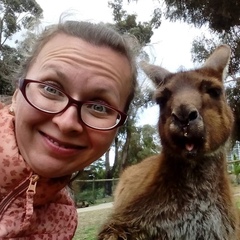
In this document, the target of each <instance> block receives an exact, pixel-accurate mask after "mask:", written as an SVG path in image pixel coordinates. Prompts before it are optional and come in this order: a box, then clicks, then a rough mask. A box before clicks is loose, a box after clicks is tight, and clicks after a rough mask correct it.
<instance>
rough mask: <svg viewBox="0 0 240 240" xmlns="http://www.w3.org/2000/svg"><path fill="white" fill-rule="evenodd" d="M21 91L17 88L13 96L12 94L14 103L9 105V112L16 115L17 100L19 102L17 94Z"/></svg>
mask: <svg viewBox="0 0 240 240" xmlns="http://www.w3.org/2000/svg"><path fill="white" fill-rule="evenodd" d="M18 93H19V89H17V90H15V92H14V94H13V96H12V103H11V105H10V107H9V113H10V114H12V115H14V112H15V109H16V102H17V95H18Z"/></svg>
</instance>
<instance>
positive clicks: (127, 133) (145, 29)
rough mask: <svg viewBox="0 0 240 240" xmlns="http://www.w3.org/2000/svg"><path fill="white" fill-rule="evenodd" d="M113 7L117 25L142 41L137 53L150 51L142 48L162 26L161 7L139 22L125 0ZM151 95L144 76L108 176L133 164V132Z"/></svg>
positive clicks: (121, 134)
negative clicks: (145, 19) (125, 7)
mask: <svg viewBox="0 0 240 240" xmlns="http://www.w3.org/2000/svg"><path fill="white" fill-rule="evenodd" d="M109 7H110V8H111V9H112V11H113V19H114V21H115V23H114V26H115V28H116V29H117V30H118V31H119V32H120V33H122V34H129V35H133V36H135V37H136V39H137V40H138V42H139V43H140V44H138V45H134V46H133V49H134V51H136V53H137V54H139V55H144V56H145V55H146V53H145V52H144V51H143V49H142V48H143V47H144V46H146V44H148V43H149V42H150V40H151V37H152V35H153V29H156V28H158V27H159V26H160V25H161V11H160V9H155V10H154V11H153V15H152V18H151V19H150V20H149V21H148V22H140V21H139V22H138V21H137V15H136V14H127V12H126V11H125V10H124V9H123V1H122V0H114V1H110V2H109ZM136 46H137V47H136ZM143 89H144V90H143ZM151 98H152V90H151V89H150V88H149V87H148V86H147V85H146V84H144V79H142V82H141V83H140V84H139V86H138V89H137V92H136V96H135V98H134V100H133V102H132V104H131V106H130V109H129V111H128V116H129V117H128V120H127V122H126V124H125V125H124V126H123V127H121V129H120V130H119V133H118V136H117V137H116V138H115V142H114V149H115V159H114V163H113V166H112V167H110V165H109V162H108V161H109V157H106V161H107V162H106V166H107V172H106V176H108V178H112V177H113V176H115V177H117V176H118V174H119V172H121V171H122V170H123V169H124V168H125V167H126V166H128V165H129V164H130V162H131V160H130V148H131V149H132V146H131V144H133V141H132V136H133V133H134V132H135V131H137V128H136V126H135V125H136V122H137V120H138V116H139V113H140V112H141V111H143V109H144V108H146V107H148V106H149V105H151V104H152V102H151ZM130 146H131V147H130ZM135 154H137V152H135ZM132 155H133V153H132Z"/></svg>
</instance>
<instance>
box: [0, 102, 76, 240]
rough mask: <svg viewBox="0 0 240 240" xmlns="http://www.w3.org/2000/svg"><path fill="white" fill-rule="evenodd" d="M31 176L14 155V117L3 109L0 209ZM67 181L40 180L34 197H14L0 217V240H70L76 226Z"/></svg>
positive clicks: (16, 149) (23, 164)
mask: <svg viewBox="0 0 240 240" xmlns="http://www.w3.org/2000/svg"><path fill="white" fill-rule="evenodd" d="M31 173H32V171H31V169H30V168H29V166H28V165H27V164H26V162H25V161H24V159H23V158H22V156H21V155H20V154H19V152H18V147H17V143H16V140H15V135H14V117H13V116H12V115H10V114H9V113H8V108H7V107H4V108H2V109H1V110H0V206H1V204H3V203H2V201H3V199H4V198H5V197H6V196H7V195H8V194H9V193H10V192H11V191H13V189H14V188H16V187H17V186H18V185H19V184H21V183H22V182H23V181H26V179H27V178H29V176H30V175H31ZM69 178H70V176H67V177H62V178H56V179H46V178H41V177H40V178H39V180H38V181H37V187H36V193H35V194H30V195H29V194H26V191H24V192H23V193H22V194H19V195H17V196H15V197H14V198H13V199H12V201H11V202H10V204H9V206H8V207H7V209H6V210H5V211H4V212H3V214H2V215H0V239H15V240H27V239H31V240H39V239H43V240H45V239H46V240H54V239H58V240H70V239H72V238H73V235H74V233H75V230H76V226H77V211H76V208H75V204H74V202H73V200H72V198H71V196H70V194H69V192H68V190H67V188H66V185H67V183H68V181H69Z"/></svg>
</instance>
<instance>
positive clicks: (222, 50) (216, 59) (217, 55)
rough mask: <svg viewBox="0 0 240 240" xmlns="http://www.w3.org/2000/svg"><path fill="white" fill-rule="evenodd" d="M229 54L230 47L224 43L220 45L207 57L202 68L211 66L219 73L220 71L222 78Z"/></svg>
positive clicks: (228, 60)
mask: <svg viewBox="0 0 240 240" xmlns="http://www.w3.org/2000/svg"><path fill="white" fill-rule="evenodd" d="M230 56H231V49H230V47H229V46H228V45H226V44H223V45H220V46H219V47H217V48H216V49H215V50H214V52H213V53H212V54H211V55H210V56H209V57H208V59H207V60H206V62H205V63H204V65H203V68H211V69H213V70H215V71H217V72H219V73H222V79H224V78H225V77H226V75H227V71H228V64H229V62H230Z"/></svg>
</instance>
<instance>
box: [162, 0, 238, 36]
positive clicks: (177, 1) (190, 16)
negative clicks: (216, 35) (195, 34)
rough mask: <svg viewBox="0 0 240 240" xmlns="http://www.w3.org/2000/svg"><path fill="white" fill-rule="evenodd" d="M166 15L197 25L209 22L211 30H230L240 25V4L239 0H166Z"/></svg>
mask: <svg viewBox="0 0 240 240" xmlns="http://www.w3.org/2000/svg"><path fill="white" fill-rule="evenodd" d="M165 3H166V5H167V11H166V17H167V18H169V19H170V20H180V19H181V20H183V21H185V22H187V23H189V24H194V25H195V26H196V27H201V26H203V25H204V24H208V26H209V28H210V29H211V30H214V31H217V32H222V31H230V30H231V28H232V27H235V26H237V25H238V26H239V25H240V19H239V15H240V4H239V1H237V0H209V1H205V0H197V1H196V0H165Z"/></svg>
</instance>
